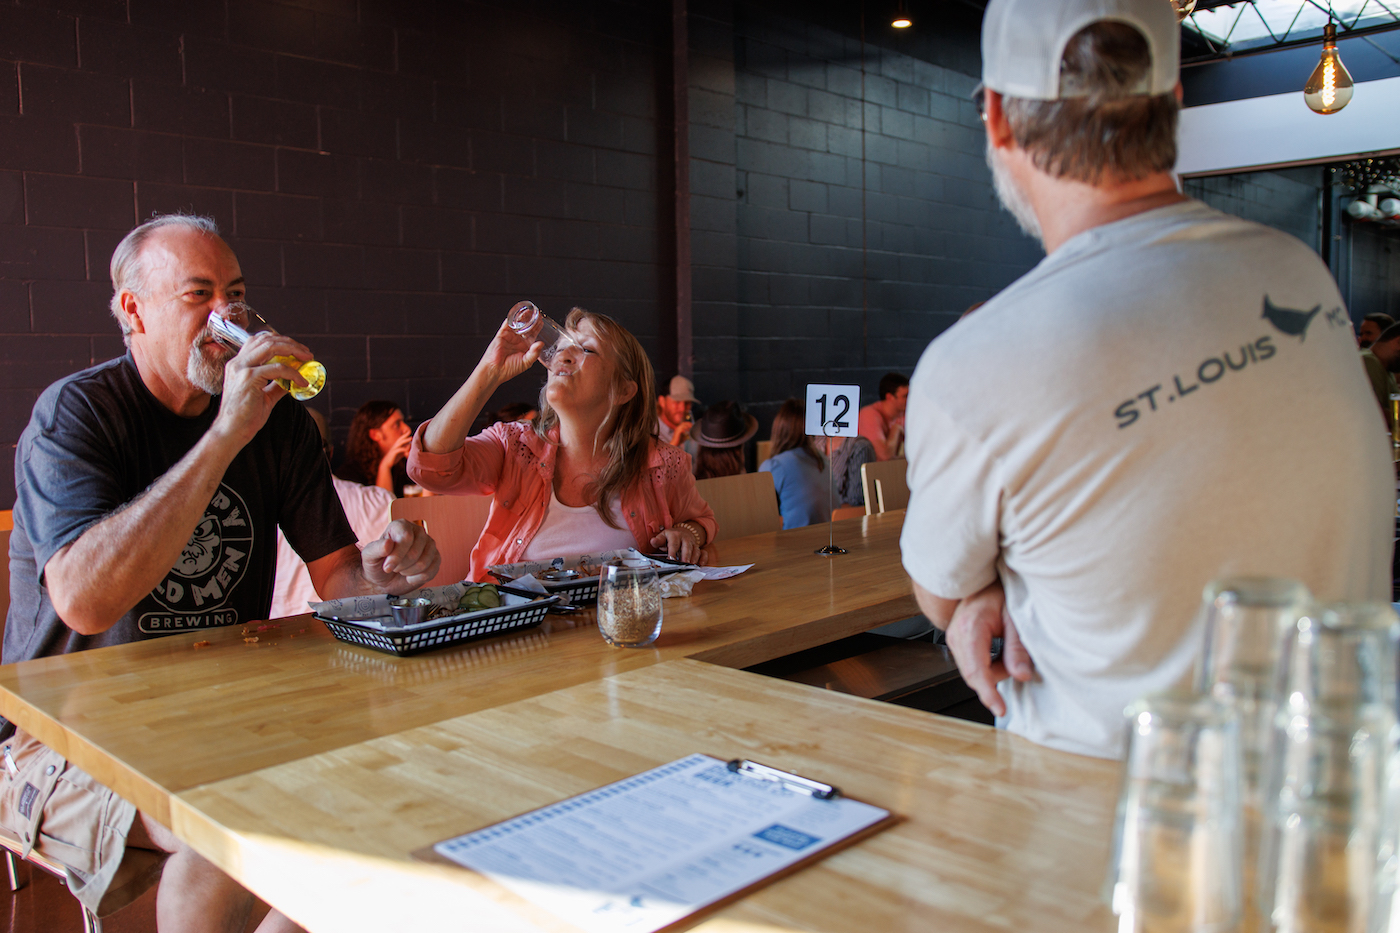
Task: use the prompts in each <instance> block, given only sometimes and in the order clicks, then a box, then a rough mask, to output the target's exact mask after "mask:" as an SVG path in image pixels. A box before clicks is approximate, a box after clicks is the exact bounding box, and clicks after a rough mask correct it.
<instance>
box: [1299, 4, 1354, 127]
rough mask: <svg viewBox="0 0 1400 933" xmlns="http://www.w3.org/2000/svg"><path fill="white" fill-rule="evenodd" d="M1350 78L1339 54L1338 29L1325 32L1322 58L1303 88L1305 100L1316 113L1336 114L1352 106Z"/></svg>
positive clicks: (1323, 34) (1326, 28) (1329, 27)
mask: <svg viewBox="0 0 1400 933" xmlns="http://www.w3.org/2000/svg"><path fill="white" fill-rule="evenodd" d="M1351 94H1352V81H1351V74H1350V73H1349V72H1348V71H1347V69H1346V66H1345V65H1343V64H1342V58H1341V56H1340V55H1338V54H1337V27H1336V26H1334V25H1332V24H1331V23H1328V24H1327V26H1326V27H1325V28H1324V29H1323V30H1322V58H1321V59H1320V60H1319V61H1318V63H1317V67H1316V68H1314V69H1313V73H1312V75H1311V76H1310V77H1309V78H1308V83H1307V84H1305V85H1303V100H1304V101H1306V102H1307V105H1308V106H1309V107H1310V108H1311V109H1312V110H1313V111H1315V112H1317V113H1336V112H1337V111H1338V110H1341V109H1342V108H1343V107H1345V106H1346V105H1347V104H1348V103H1350V102H1351Z"/></svg>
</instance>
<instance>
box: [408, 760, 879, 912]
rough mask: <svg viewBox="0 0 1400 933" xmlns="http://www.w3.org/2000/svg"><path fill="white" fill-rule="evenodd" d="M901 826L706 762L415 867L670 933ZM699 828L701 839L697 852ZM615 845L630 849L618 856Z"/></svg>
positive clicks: (600, 793) (789, 784) (779, 779)
mask: <svg viewBox="0 0 1400 933" xmlns="http://www.w3.org/2000/svg"><path fill="white" fill-rule="evenodd" d="M633 811H635V812H637V813H639V814H642V815H641V816H639V817H638V819H643V820H648V821H658V822H659V825H658V826H656V827H651V828H648V827H646V826H642V825H640V824H638V823H637V822H635V821H634V820H632V818H631V817H628V816H626V815H625V814H627V813H629V812H633ZM619 814H623V816H621V817H620V819H621V822H616V821H617V820H618V819H619ZM901 819H902V818H901V817H899V816H896V815H895V814H893V813H891V812H889V811H888V810H884V809H881V808H879V807H875V806H873V805H871V804H868V803H865V802H863V801H859V800H853V799H852V798H849V797H845V796H843V795H842V794H841V792H840V791H839V790H838V789H837V788H834V787H830V786H829V785H825V784H822V783H820V782H818V781H814V780H812V779H810V778H805V777H802V776H800V775H795V774H791V773H790V772H784V771H779V770H777V769H774V768H769V767H767V766H764V765H760V764H757V763H756V762H744V761H737V760H736V761H731V762H727V763H726V762H725V761H723V760H721V759H718V758H713V757H711V756H709V755H700V754H696V755H689V756H687V757H685V758H681V759H678V760H676V761H673V762H669V763H667V764H664V765H661V766H659V767H657V768H653V769H651V770H649V771H644V772H641V773H640V774H636V775H633V776H631V777H629V778H624V779H623V780H621V781H617V782H614V783H612V784H607V785H604V786H602V787H599V788H595V789H594V790H591V791H587V792H585V793H583V794H578V795H576V796H574V797H569V798H567V799H565V800H561V801H559V802H558V803H555V804H551V805H549V806H546V807H541V808H539V809H536V810H531V811H528V812H526V813H522V814H519V815H517V816H514V817H511V818H510V819H507V820H502V821H501V822H499V823H494V824H492V825H490V826H486V827H482V828H481V829H478V830H475V831H474V832H470V833H466V834H464V835H462V836H457V837H454V838H452V839H447V840H443V841H442V842H439V843H436V844H435V845H432V846H427V847H425V848H423V849H419V850H417V851H415V852H413V853H411V855H412V857H413V858H415V859H418V860H420V861H424V862H431V863H434V864H439V865H449V866H452V867H454V868H456V869H458V870H465V871H472V872H474V873H476V874H479V875H481V876H484V877H486V878H488V879H490V880H491V881H493V882H494V883H496V884H497V885H499V886H500V887H502V888H504V889H505V890H506V891H508V892H510V894H511V895H513V898H512V899H515V898H519V899H521V900H523V901H524V902H525V903H527V904H529V905H530V906H531V907H532V908H533V909H535V910H541V911H543V912H544V913H546V914H549V915H552V916H553V918H555V919H557V920H562V921H564V923H566V924H567V925H568V926H569V927H570V928H571V929H578V930H581V931H585V933H623V931H625V933H659V931H666V933H670V931H677V930H682V929H686V928H688V927H690V926H692V925H694V924H696V923H698V922H700V921H701V920H702V919H704V918H705V917H708V916H709V915H711V914H713V913H714V912H716V911H718V910H720V909H722V908H723V907H725V906H727V905H729V904H731V903H733V902H735V901H737V900H739V899H740V898H742V897H745V896H746V895H748V894H749V893H750V892H752V891H755V890H757V889H759V888H761V887H764V886H765V885H768V884H771V883H772V882H774V881H776V880H778V879H779V878H785V877H787V876H788V875H790V874H793V873H794V872H797V871H800V870H802V869H803V868H806V867H807V866H808V865H811V864H812V863H814V862H816V861H818V860H820V859H822V858H825V857H826V856H828V855H830V854H831V853H833V852H837V851H840V850H841V849H844V848H845V847H847V846H850V845H853V844H855V843H857V842H859V841H861V840H863V839H865V838H868V837H869V836H872V835H874V834H875V833H878V832H880V831H882V830H884V829H886V828H888V827H890V826H893V825H894V824H895V823H897V822H900V820H901ZM687 820H693V821H694V823H695V824H697V825H698V826H700V829H698V830H695V831H694V834H693V836H692V837H691V838H690V839H689V844H687V841H686V840H685V838H684V837H685V836H686V834H687V833H689V832H691V831H692V830H693V829H694V827H692V826H690V825H688V824H687V823H686V821H687ZM765 824H766V825H765ZM638 829H640V830H641V832H642V835H641V836H640V837H639V836H637V835H628V834H629V833H632V832H633V831H636V830H638ZM610 835H615V836H618V837H622V836H624V835H626V839H625V841H621V842H620V844H618V845H617V847H616V848H614V844H615V843H618V842H619V840H610V839H609V836H610ZM590 873H592V876H591V877H590Z"/></svg>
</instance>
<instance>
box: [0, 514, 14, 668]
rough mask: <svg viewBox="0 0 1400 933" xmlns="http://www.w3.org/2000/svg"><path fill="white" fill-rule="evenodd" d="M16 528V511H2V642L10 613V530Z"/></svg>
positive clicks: (0, 563)
mask: <svg viewBox="0 0 1400 933" xmlns="http://www.w3.org/2000/svg"><path fill="white" fill-rule="evenodd" d="M14 528H15V513H14V512H12V511H10V510H9V509H6V510H5V511H3V512H0V643H3V642H4V640H5V617H6V616H8V615H9V614H10V532H11V531H14Z"/></svg>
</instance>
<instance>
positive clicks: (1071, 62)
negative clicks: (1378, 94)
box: [901, 0, 1395, 757]
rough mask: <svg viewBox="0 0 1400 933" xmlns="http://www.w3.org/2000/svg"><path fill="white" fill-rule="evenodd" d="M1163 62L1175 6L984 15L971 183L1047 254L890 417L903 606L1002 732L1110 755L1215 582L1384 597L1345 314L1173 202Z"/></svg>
mask: <svg viewBox="0 0 1400 933" xmlns="http://www.w3.org/2000/svg"><path fill="white" fill-rule="evenodd" d="M1179 45H1180V27H1179V26H1178V23H1177V19H1176V15H1175V13H1174V11H1173V6H1172V4H1169V3H1166V2H1164V0H1055V2H1053V3H1047V2H1046V0H991V2H990V3H989V4H988V5H987V8H986V14H985V17H984V19H983V22H982V81H983V86H982V87H981V88H979V89H978V92H977V93H976V95H975V96H976V98H977V100H978V104H979V107H980V109H981V111H982V114H983V119H984V121H985V129H986V140H987V158H988V163H989V165H990V168H991V172H992V178H993V180H994V184H995V188H996V191H997V194H998V196H999V198H1000V200H1001V202H1002V204H1003V205H1004V206H1005V207H1006V208H1007V209H1008V210H1009V211H1010V212H1011V213H1012V214H1013V215H1014V216H1015V217H1016V219H1017V220H1018V221H1019V223H1020V225H1021V227H1022V228H1023V229H1024V230H1025V231H1026V232H1027V233H1028V234H1030V235H1031V236H1034V237H1036V238H1037V239H1039V240H1040V241H1041V243H1042V244H1043V245H1044V247H1045V250H1046V253H1047V255H1046V258H1045V259H1044V261H1042V262H1041V263H1040V264H1039V265H1037V266H1036V267H1035V268H1034V269H1032V270H1031V271H1030V272H1029V273H1027V274H1026V275H1025V276H1023V277H1022V278H1021V279H1020V280H1019V281H1017V282H1015V283H1013V284H1011V285H1010V286H1008V287H1007V288H1006V289H1005V290H1003V291H1002V292H1001V293H999V294H998V295H997V296H996V297H994V298H992V299H991V300H989V301H988V302H987V303H986V305H984V306H983V307H982V308H981V309H980V310H978V312H977V313H976V314H975V315H972V316H971V317H969V318H967V319H966V320H963V321H960V322H959V323H958V324H957V325H956V326H955V327H953V328H950V329H949V330H948V331H947V332H946V333H944V334H943V335H942V336H940V337H939V339H938V340H936V341H934V342H933V343H932V344H931V345H930V346H929V347H928V348H927V349H926V350H925V351H924V354H923V357H922V359H921V360H920V362H919V365H918V368H917V369H916V370H915V373H914V377H913V379H912V380H911V385H910V392H909V401H908V410H907V414H906V431H907V440H906V443H907V448H908V459H909V468H908V478H909V490H910V498H909V506H908V511H907V513H906V516H905V520H904V526H903V532H902V538H901V549H902V552H903V563H904V567H905V569H906V570H907V571H908V573H909V576H910V577H911V578H912V580H913V582H914V589H915V595H916V597H917V599H918V601H919V605H920V607H921V608H922V609H923V611H924V613H925V614H926V615H927V616H928V617H929V618H930V619H931V620H932V621H933V622H934V623H935V624H936V625H938V626H939V627H940V628H946V629H947V632H948V644H949V647H950V649H951V650H952V652H953V656H954V658H955V659H956V661H957V663H958V666H959V668H960V669H961V671H962V674H963V677H964V679H965V680H966V681H967V683H968V684H969V686H971V687H972V688H973V689H974V690H976V691H977V694H978V696H979V697H980V698H981V700H982V702H983V703H985V704H986V705H987V706H988V707H990V708H991V709H992V710H993V711H994V712H995V713H996V715H997V723H998V725H999V726H1001V727H1003V728H1006V729H1008V730H1010V731H1013V732H1016V733H1019V734H1021V735H1023V736H1026V737H1028V738H1030V739H1032V740H1034V741H1036V742H1040V743H1043V744H1045V745H1049V746H1053V747H1056V748H1060V749H1065V750H1068V751H1071V752H1078V753H1081V754H1086V755H1097V756H1102V757H1117V756H1120V755H1121V754H1122V743H1123V737H1124V733H1125V729H1124V722H1123V709H1124V707H1125V706H1126V705H1128V704H1129V703H1130V702H1132V701H1133V700H1135V699H1137V698H1138V697H1141V696H1143V695H1144V694H1147V693H1151V692H1154V691H1158V690H1164V689H1168V688H1172V687H1175V686H1179V685H1182V684H1184V683H1186V682H1187V681H1188V679H1189V675H1190V672H1191V668H1192V664H1193V661H1194V659H1195V656H1196V654H1197V649H1198V645H1199V644H1200V641H1201V632H1200V631H1199V629H1198V628H1197V627H1196V625H1195V624H1194V623H1193V621H1192V620H1193V619H1194V618H1195V616H1196V610H1197V602H1198V601H1199V599H1200V594H1201V592H1202V590H1203V588H1204V587H1205V586H1206V585H1207V584H1208V583H1210V582H1211V581H1212V580H1215V579H1218V578H1220V577H1224V576H1240V575H1252V576H1274V577H1291V578H1295V579H1297V580H1301V581H1302V582H1303V583H1305V584H1306V585H1307V586H1308V587H1309V588H1310V589H1311V590H1312V592H1313V593H1314V594H1315V595H1316V596H1317V597H1319V598H1321V599H1325V600H1338V599H1342V600H1381V599H1388V598H1389V590H1390V538H1391V533H1392V531H1393V528H1392V527H1391V526H1392V516H1393V513H1394V508H1395V503H1394V495H1393V493H1394V476H1393V474H1392V473H1391V468H1390V463H1389V457H1388V456H1387V450H1386V447H1387V445H1386V443H1385V437H1384V435H1383V434H1382V433H1381V431H1380V425H1379V423H1378V421H1377V419H1376V415H1375V407H1374V406H1375V402H1374V401H1373V399H1372V397H1371V392H1370V390H1369V387H1368V385H1367V382H1366V378H1365V375H1364V373H1363V371H1362V368H1361V367H1360V366H1357V365H1356V344H1355V342H1354V340H1353V336H1352V331H1351V322H1350V319H1349V316H1348V314H1347V312H1346V309H1345V307H1344V305H1343V303H1342V299H1341V296H1340V294H1339V293H1338V291H1337V286H1336V283H1335V282H1334V281H1333V279H1332V277H1331V276H1330V275H1329V274H1328V271H1327V267H1326V266H1325V265H1323V263H1322V262H1321V261H1320V260H1319V259H1318V256H1317V254H1316V253H1315V252H1313V251H1312V250H1311V249H1310V248H1309V247H1307V246H1305V245H1304V244H1302V243H1300V242H1298V241H1297V240H1295V239H1293V238H1292V237H1289V236H1287V235H1285V234H1282V233H1279V232H1277V231H1274V230H1271V229H1269V228H1266V227H1263V226H1261V225H1259V224H1254V223H1249V222H1246V221H1244V220H1240V219H1238V218H1235V217H1231V216H1228V215H1225V214H1221V213H1218V212H1216V211H1214V210H1212V209H1210V208H1208V207H1206V206H1205V205H1204V204H1201V203H1199V202H1197V201H1192V200H1189V199H1187V198H1186V197H1184V196H1183V195H1182V194H1181V193H1180V191H1178V190H1177V186H1176V181H1175V178H1174V177H1173V175H1172V168H1173V166H1174V164H1175V162H1176V123H1177V113H1178V108H1179V101H1180V86H1179V84H1178V82H1177V72H1178V69H1179ZM1008 371H1010V372H1015V373H1017V376H1018V378H1017V379H1016V380H1014V381H1012V382H1008V381H1007V380H1006V379H1005V377H1004V373H1006V372H1008ZM1026 385H1033V386H1035V391H1034V392H1027V391H1025V390H1024V389H1023V388H1022V387H1024V386H1026ZM995 637H1001V638H1003V639H1004V644H1005V648H1004V651H1003V654H1002V656H1001V658H1000V659H999V660H997V661H995V662H993V661H992V660H991V652H990V646H991V642H992V639H993V638H995Z"/></svg>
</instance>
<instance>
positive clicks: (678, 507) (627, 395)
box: [408, 308, 715, 580]
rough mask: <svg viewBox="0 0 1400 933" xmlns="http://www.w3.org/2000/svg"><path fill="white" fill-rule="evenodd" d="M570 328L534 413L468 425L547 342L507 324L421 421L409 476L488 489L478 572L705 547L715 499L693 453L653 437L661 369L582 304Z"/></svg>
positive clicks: (677, 553)
mask: <svg viewBox="0 0 1400 933" xmlns="http://www.w3.org/2000/svg"><path fill="white" fill-rule="evenodd" d="M565 330H566V331H567V333H568V337H569V340H566V341H561V343H560V345H559V348H558V351H557V352H556V354H555V356H554V359H553V360H552V361H551V363H550V366H549V378H548V380H547V381H546V383H545V387H544V392H543V393H542V394H541V404H540V415H539V417H538V418H536V419H535V420H534V422H525V423H522V422H513V423H509V424H506V423H502V424H495V425H492V426H491V427H490V428H487V429H486V430H485V431H484V432H482V433H481V434H479V435H477V436H476V437H467V436H466V434H467V430H468V428H469V427H470V426H471V423H472V421H473V420H474V419H475V418H476V416H477V415H478V414H479V413H480V411H481V409H482V407H483V406H484V405H485V404H486V401H487V400H488V399H489V398H490V397H491V394H492V393H493V392H494V391H495V390H496V388H497V387H498V386H500V385H501V384H502V383H504V382H506V381H508V380H510V379H513V378H515V377H516V376H519V375H520V374H521V373H523V372H525V371H526V370H528V369H529V368H530V366H531V365H532V364H533V363H534V362H535V360H536V359H537V358H538V357H539V355H540V353H541V352H542V351H543V349H544V345H543V344H542V343H540V342H538V341H537V342H535V343H533V344H532V343H530V342H529V341H528V340H526V339H525V338H523V337H520V336H519V335H517V334H515V333H514V332H513V331H511V330H510V328H508V327H506V326H505V325H504V324H502V325H501V329H500V330H499V331H497V332H496V337H495V339H494V340H492V341H491V345H490V346H488V347H487V348H486V352H485V353H484V354H483V355H482V357H481V361H480V362H479V363H477V365H476V369H475V370H473V371H472V374H471V376H470V377H468V379H467V381H466V382H465V383H464V384H463V385H462V387H461V388H460V389H458V390H457V393H456V394H455V395H453V396H452V398H451V399H450V400H449V401H448V402H447V404H446V405H445V406H443V409H442V411H440V412H438V413H437V416H436V417H434V418H433V419H432V420H431V421H428V422H427V423H425V424H423V425H422V426H421V427H419V429H418V431H417V433H416V434H415V435H414V438H413V446H412V448H411V449H410V452H409V457H408V474H409V476H411V477H413V479H414V480H415V481H416V482H417V483H418V484H419V485H421V486H422V487H423V488H425V489H427V490H430V491H432V492H436V493H455V494H459V495H462V494H465V495H486V496H491V497H492V501H491V514H490V517H489V518H488V519H487V521H486V529H485V531H483V532H482V534H481V539H480V540H479V541H478V542H477V545H476V547H475V548H474V549H473V550H472V562H471V574H472V579H473V580H484V579H486V568H487V567H488V566H491V565H493V564H508V563H514V562H516V561H521V560H537V559H543V558H550V557H559V556H562V555H565V554H580V553H583V554H587V553H597V552H599V551H605V550H612V549H614V548H622V547H636V548H640V549H642V550H643V551H647V550H662V549H664V550H665V551H666V552H667V553H668V554H669V555H670V556H672V557H676V558H679V559H681V560H685V561H692V562H697V563H698V562H701V561H703V560H704V557H705V555H704V554H703V552H702V550H701V549H702V548H704V546H705V545H706V544H708V543H709V542H710V541H711V540H712V539H713V538H714V535H715V517H714V512H713V511H711V509H710V507H709V505H707V504H706V503H705V500H704V499H701V498H700V495H699V493H697V492H696V491H695V479H694V477H693V476H692V475H691V472H690V463H689V460H690V457H689V456H688V455H687V454H686V453H685V452H684V451H682V450H680V449H678V448H675V447H670V446H667V445H665V444H661V443H659V442H658V440H657V438H656V388H655V376H654V375H653V374H652V368H651V362H650V361H649V360H648V359H647V356H646V353H645V352H644V351H643V350H642V347H641V344H639V343H638V342H637V338H636V337H633V336H632V334H630V333H629V332H628V331H627V329H626V328H624V327H623V326H622V325H620V324H618V323H617V322H616V321H614V320H613V319H612V318H610V317H607V316H606V315H603V314H593V313H591V312H589V311H584V310H583V309H582V308H575V309H573V310H572V311H570V312H569V316H568V318H567V319H566V321H565ZM570 341H572V343H570Z"/></svg>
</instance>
